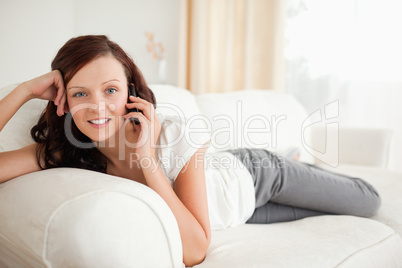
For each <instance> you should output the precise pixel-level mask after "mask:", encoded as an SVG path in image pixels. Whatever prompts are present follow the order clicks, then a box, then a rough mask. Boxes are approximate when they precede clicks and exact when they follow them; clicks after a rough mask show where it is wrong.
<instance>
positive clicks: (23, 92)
mask: <svg viewBox="0 0 402 268" xmlns="http://www.w3.org/2000/svg"><path fill="white" fill-rule="evenodd" d="M34 98H39V99H45V100H51V101H54V102H55V104H56V105H58V109H57V113H58V114H59V115H60V116H61V115H63V112H64V107H65V101H66V97H65V93H64V83H63V78H62V76H61V73H60V72H59V71H58V70H55V71H52V72H50V73H47V74H44V75H42V76H39V77H37V78H34V79H32V80H29V81H27V82H24V83H22V84H20V85H19V86H18V87H16V88H15V89H14V90H13V91H11V92H10V93H9V94H8V95H7V96H5V97H4V98H3V99H2V100H0V111H1V113H0V131H1V130H2V129H3V128H4V126H5V125H6V124H7V122H8V121H9V120H10V119H11V118H12V117H13V116H14V114H15V113H16V112H17V111H18V109H19V108H20V107H21V106H22V105H23V104H24V103H25V102H27V101H29V100H31V99H34ZM59 104H60V105H59Z"/></svg>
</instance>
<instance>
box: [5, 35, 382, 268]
mask: <svg viewBox="0 0 402 268" xmlns="http://www.w3.org/2000/svg"><path fill="white" fill-rule="evenodd" d="M52 70H53V71H52V72H50V73H47V74H45V75H43V76H40V77H37V78H35V79H32V80H30V81H27V82H25V83H22V84H21V85H19V86H18V87H17V88H15V89H14V90H13V91H12V92H11V93H10V94H9V95H8V96H6V97H5V98H4V99H3V100H1V101H0V109H1V111H3V113H2V114H1V115H0V129H2V128H3V127H4V126H5V124H6V123H7V122H8V120H9V119H10V118H11V117H12V116H13V115H14V114H15V112H16V111H17V110H18V109H19V108H20V107H21V106H22V105H23V104H24V103H25V102H27V101H28V100H30V99H33V98H40V99H45V100H49V103H48V105H47V107H46V110H45V111H44V113H43V115H42V116H41V117H40V119H39V121H38V123H37V124H36V125H35V126H34V127H33V128H32V130H31V135H32V137H33V139H34V141H35V143H34V144H32V145H29V146H26V147H24V148H22V149H19V150H16V151H11V152H4V153H1V154H0V182H4V181H7V180H9V179H12V178H14V177H17V176H20V175H23V174H26V173H30V172H34V171H38V170H41V169H47V168H55V167H75V168H83V169H90V170H94V171H99V172H103V173H107V174H112V175H116V176H120V177H123V178H127V179H130V180H133V181H137V182H139V183H143V184H145V185H147V186H148V187H150V188H152V189H153V190H155V191H156V192H157V193H158V194H159V195H160V196H161V197H162V198H163V199H164V200H165V202H166V203H167V204H168V206H169V207H170V209H171V210H172V212H173V214H174V216H175V217H176V220H177V223H178V226H179V230H180V234H181V239H182V244H183V262H184V263H185V264H186V265H187V266H193V265H195V264H198V263H200V262H202V260H203V259H204V258H205V255H206V251H207V249H208V246H209V244H210V241H211V223H213V227H214V228H224V227H226V226H234V225H238V224H241V223H245V222H249V223H269V222H276V221H289V220H295V219H300V218H304V217H307V216H313V215H322V214H351V215H358V216H370V215H372V214H374V213H375V211H376V210H377V209H378V208H379V205H380V199H379V196H378V194H377V192H376V191H375V189H374V188H373V187H372V186H370V185H369V184H367V183H365V182H364V181H362V180H360V179H357V178H350V177H346V176H343V175H338V174H334V173H330V172H328V171H325V170H322V169H319V168H317V167H315V166H311V165H307V164H303V163H300V162H297V161H292V160H288V159H285V158H280V157H278V156H276V155H274V154H272V153H270V152H268V151H266V150H262V149H237V150H228V151H224V152H218V153H215V154H214V155H213V157H209V158H208V157H206V155H205V153H206V150H207V148H208V145H209V139H210V136H209V135H206V134H205V133H202V134H196V139H195V140H196V141H197V143H196V144H195V145H194V143H191V144H190V142H189V141H187V140H186V139H180V140H177V139H176V140H175V138H176V137H177V135H178V134H179V133H181V131H182V130H186V128H185V126H184V124H183V123H182V122H180V121H178V120H177V119H176V118H166V119H165V120H163V122H162V123H161V122H160V121H159V119H158V117H157V116H156V114H155V105H156V100H155V97H154V95H153V93H152V91H151V90H150V89H149V88H148V87H147V85H146V83H145V81H144V79H143V77H142V75H141V73H140V71H139V70H138V68H137V67H136V65H135V64H134V63H133V61H132V60H131V59H130V58H129V56H128V55H127V54H126V53H125V52H124V51H123V50H122V49H121V48H120V47H119V46H118V45H117V44H115V43H114V42H111V41H110V40H109V39H108V38H107V37H105V36H81V37H77V38H73V39H71V40H69V41H68V42H67V43H66V44H65V45H64V46H63V47H62V48H61V49H60V50H59V52H58V54H57V55H56V57H55V59H54V60H53V62H52ZM133 93H135V94H136V95H138V97H133V96H129V95H131V94H133ZM128 96H129V98H128ZM134 109H138V110H140V111H137V110H134ZM135 121H137V122H135ZM174 140H175V141H174ZM173 141H174V142H173ZM176 156H177V157H176ZM163 158H164V159H168V163H167V164H162V163H161V160H162V159H163ZM223 158H225V159H226V160H229V164H228V165H226V166H225V165H219V166H214V165H213V164H211V165H209V164H210V163H209V162H208V161H210V160H211V159H212V160H213V159H215V160H216V159H218V160H222V159H223ZM204 161H205V162H204ZM218 162H219V161H218ZM17 163H18V164H17ZM21 163H22V164H21ZM225 163H228V162H227V161H226V162H225ZM17 165H18V166H17ZM207 192H208V198H207Z"/></svg>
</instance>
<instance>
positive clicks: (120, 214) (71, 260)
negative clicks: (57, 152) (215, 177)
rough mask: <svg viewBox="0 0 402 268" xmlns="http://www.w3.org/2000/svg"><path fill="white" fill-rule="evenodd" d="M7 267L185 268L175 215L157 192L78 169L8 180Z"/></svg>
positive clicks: (0, 247)
mask: <svg viewBox="0 0 402 268" xmlns="http://www.w3.org/2000/svg"><path fill="white" fill-rule="evenodd" d="M0 215H1V216H0V226H1V228H0V266H2V267H184V265H183V262H182V245H181V239H180V233H179V229H178V226H177V222H176V220H175V218H174V215H173V214H172V212H171V211H170V209H169V207H168V206H167V204H166V203H165V202H164V201H163V199H162V198H161V197H160V196H159V195H158V194H157V193H155V192H154V191H153V190H152V189H150V188H148V187H146V186H144V185H142V184H139V183H136V182H133V181H130V180H126V179H122V178H118V177H114V176H110V175H106V174H102V173H98V172H93V171H88V170H82V169H72V168H57V169H49V170H44V171H39V172H35V173H31V174H27V175H24V176H21V177H18V178H15V179H13V180H10V181H7V182H4V183H2V184H0Z"/></svg>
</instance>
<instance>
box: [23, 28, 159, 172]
mask: <svg viewBox="0 0 402 268" xmlns="http://www.w3.org/2000/svg"><path fill="white" fill-rule="evenodd" d="M108 54H110V55H112V56H114V57H115V58H116V59H117V60H118V61H119V62H120V63H121V64H122V65H123V68H124V70H125V74H126V77H127V81H128V83H133V84H134V85H135V90H136V93H137V95H138V96H139V97H140V98H143V99H145V100H147V101H149V102H150V103H152V104H153V105H154V107H156V99H155V96H154V94H153V92H152V91H151V90H150V89H149V88H148V86H147V84H146V82H145V79H144V77H143V75H142V73H141V71H140V70H139V69H138V67H137V66H136V65H135V64H134V62H133V60H132V59H131V57H130V56H129V55H128V54H127V53H126V52H124V50H123V49H122V48H121V47H120V46H119V45H117V44H116V43H114V42H112V41H110V40H109V39H108V38H107V37H106V36H104V35H86V36H79V37H76V38H72V39H70V40H69V41H67V43H66V44H65V45H64V46H63V47H62V48H61V49H60V50H59V52H58V53H57V55H56V57H55V58H54V60H53V62H52V70H59V71H60V72H61V74H62V76H63V79H64V84H65V85H67V84H68V82H69V81H70V80H71V78H72V77H73V76H74V75H75V74H76V73H77V72H78V71H79V70H80V69H81V68H82V67H84V66H85V65H86V64H88V63H89V62H91V61H93V60H94V59H96V58H98V57H101V56H106V55H108ZM56 110H57V106H56V105H55V104H54V103H53V102H52V101H49V103H48V105H47V107H46V109H45V111H44V112H43V114H42V115H41V117H40V118H39V121H38V123H37V124H36V125H35V126H34V127H33V128H32V129H31V136H32V138H33V139H34V141H35V142H37V143H38V144H39V146H38V150H37V159H38V163H39V166H40V167H41V168H42V169H46V168H54V167H75V168H84V169H90V170H95V171H100V172H104V173H106V167H107V162H106V157H105V156H104V155H102V154H101V153H100V152H99V151H98V149H96V148H95V147H93V146H90V148H83V147H80V146H75V145H73V144H72V143H71V142H70V141H69V139H67V137H66V133H67V132H68V133H72V134H73V135H74V138H75V139H76V140H78V141H79V142H82V143H88V144H89V143H91V140H90V139H89V138H88V137H87V136H85V135H84V134H83V133H82V132H81V131H80V130H79V129H78V128H77V126H76V125H75V124H74V121H73V120H70V121H71V124H70V125H71V129H65V125H67V124H65V121H66V120H67V119H68V116H70V119H71V114H68V115H63V116H61V117H59V116H58V115H57V114H56ZM42 157H44V165H43V163H42V161H41V159H42Z"/></svg>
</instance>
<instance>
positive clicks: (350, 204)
mask: <svg viewBox="0 0 402 268" xmlns="http://www.w3.org/2000/svg"><path fill="white" fill-rule="evenodd" d="M226 151H227V152H230V153H232V154H233V155H235V156H236V157H237V158H239V159H240V160H241V162H242V163H243V164H244V165H245V166H246V167H247V169H248V170H249V172H250V173H251V175H252V177H253V180H254V188H255V198H256V209H255V211H254V214H253V215H252V216H251V218H250V219H249V220H248V221H247V223H273V222H283V221H292V220H297V219H302V218H305V217H311V216H318V215H325V214H344V215H354V216H360V217H370V216H372V215H374V214H375V212H376V211H377V210H378V208H379V207H380V205H381V199H380V196H379V194H378V192H377V191H376V190H375V189H374V187H373V186H371V185H370V184H368V183H367V182H365V181H364V180H362V179H359V178H354V177H349V176H345V175H341V174H337V173H333V172H330V171H328V170H324V169H322V168H320V167H317V166H314V165H310V164H306V163H302V162H298V161H293V160H290V159H287V158H284V157H281V156H278V155H276V154H274V153H272V152H269V151H267V150H265V149H247V148H240V149H234V150H226Z"/></svg>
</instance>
